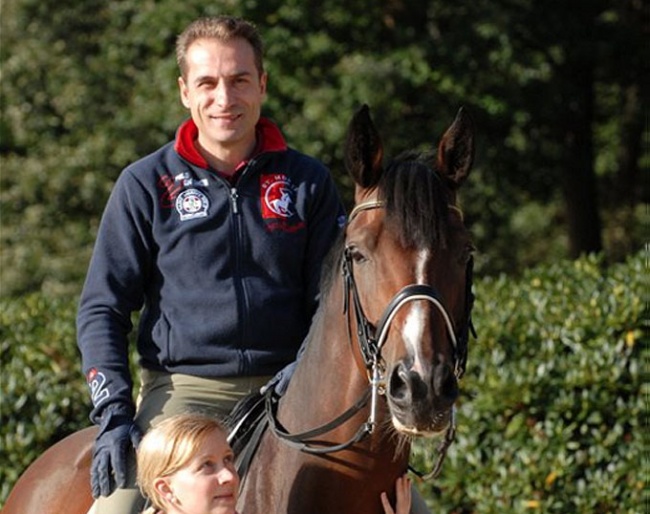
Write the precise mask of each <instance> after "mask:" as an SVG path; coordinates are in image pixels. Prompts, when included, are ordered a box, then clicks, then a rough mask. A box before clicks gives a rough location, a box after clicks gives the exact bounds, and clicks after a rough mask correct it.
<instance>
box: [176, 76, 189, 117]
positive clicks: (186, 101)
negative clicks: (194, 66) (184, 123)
mask: <svg viewBox="0 0 650 514" xmlns="http://www.w3.org/2000/svg"><path fill="white" fill-rule="evenodd" d="M178 90H179V93H180V95H181V103H182V104H183V106H184V107H185V108H186V109H189V108H190V101H189V99H188V97H187V96H188V92H187V85H185V81H184V80H183V77H178Z"/></svg>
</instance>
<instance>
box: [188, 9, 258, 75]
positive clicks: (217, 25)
mask: <svg viewBox="0 0 650 514" xmlns="http://www.w3.org/2000/svg"><path fill="white" fill-rule="evenodd" d="M236 38H241V39H245V40H246V41H248V43H249V44H250V45H251V46H252V47H253V53H254V55H255V67H256V68H257V71H258V73H259V74H260V77H261V76H262V75H263V74H264V45H263V43H262V38H261V37H260V34H259V32H258V30H257V27H255V25H253V24H252V23H250V22H248V21H246V20H242V19H241V18H235V17H233V16H212V17H207V18H199V19H197V20H195V21H193V22H192V23H190V24H189V25H188V26H187V28H186V29H185V30H184V31H183V32H182V33H181V35H180V36H178V39H177V40H176V62H177V63H178V68H179V69H180V72H181V76H182V77H183V79H187V62H186V56H187V51H188V49H189V47H190V46H191V45H192V43H194V42H195V41H196V40H198V39H217V40H218V41H222V42H227V41H232V40H233V39H236Z"/></svg>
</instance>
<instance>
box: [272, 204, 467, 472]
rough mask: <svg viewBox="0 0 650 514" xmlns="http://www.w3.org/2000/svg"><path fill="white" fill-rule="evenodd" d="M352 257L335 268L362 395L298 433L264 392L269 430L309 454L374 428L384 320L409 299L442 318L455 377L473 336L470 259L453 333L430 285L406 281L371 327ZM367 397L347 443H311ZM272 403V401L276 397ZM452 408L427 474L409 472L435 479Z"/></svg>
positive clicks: (381, 386) (451, 433)
mask: <svg viewBox="0 0 650 514" xmlns="http://www.w3.org/2000/svg"><path fill="white" fill-rule="evenodd" d="M383 205H384V204H383V202H381V201H373V202H366V203H363V204H360V205H358V206H357V207H356V208H355V209H354V210H353V211H352V213H351V214H350V217H349V221H348V223H349V222H350V221H352V219H353V218H354V216H355V215H356V214H357V213H358V212H360V211H362V210H368V209H376V208H380V207H383ZM450 208H453V209H457V207H455V206H450ZM352 260H353V259H352V255H351V251H350V249H349V248H346V249H345V251H344V252H343V259H342V263H341V271H342V274H343V285H344V299H345V300H344V314H345V315H346V316H347V317H348V324H347V325H348V332H349V334H348V335H349V339H350V341H352V333H351V329H350V325H351V323H350V299H352V307H353V309H354V315H355V318H356V324H357V341H358V343H359V350H360V353H361V356H362V358H363V361H364V364H365V367H366V371H367V373H368V379H369V383H370V388H369V389H367V390H366V391H365V392H364V394H363V396H362V397H361V398H360V399H359V400H358V401H357V402H356V403H355V404H354V405H353V406H352V407H350V408H349V409H348V410H346V411H345V412H344V413H343V414H341V415H340V416H338V417H337V418H336V419H334V420H332V421H331V422H330V423H327V424H325V425H323V426H321V427H318V428H316V429H313V430H309V431H307V432H302V433H300V434H289V433H288V432H287V431H286V430H284V428H283V427H281V426H280V423H279V421H278V420H277V418H276V416H275V411H276V408H277V405H274V401H273V399H272V398H271V395H269V396H267V402H266V407H267V408H266V410H267V417H268V419H269V422H270V426H271V428H272V430H273V431H274V433H275V434H276V435H277V436H278V437H279V438H281V439H283V440H284V441H285V442H287V443H288V444H289V445H291V446H294V447H296V448H298V449H299V450H301V451H303V452H306V453H312V454H325V453H333V452H337V451H341V450H343V449H345V448H348V447H349V446H351V445H353V444H355V443H356V442H358V441H360V440H361V439H362V438H363V437H365V436H366V435H368V434H372V432H373V431H374V429H375V427H376V419H377V408H378V407H377V405H378V404H377V401H378V398H379V396H380V395H384V394H385V393H386V366H385V362H384V359H383V357H382V355H381V350H382V347H383V346H384V344H385V342H386V339H387V338H388V331H389V328H390V324H391V323H392V321H393V319H394V317H395V315H396V314H397V312H398V311H399V310H400V309H401V308H402V307H403V306H404V305H406V304H407V303H409V302H412V301H422V300H424V301H428V302H431V303H432V304H433V305H434V306H435V307H436V309H437V310H438V311H439V313H440V314H441V315H442V318H443V319H444V321H445V326H446V329H447V334H448V335H449V339H450V341H451V345H452V347H453V349H454V374H455V376H456V378H457V379H460V378H461V377H462V376H463V374H464V373H465V365H466V363H467V347H468V341H469V333H470V331H471V333H472V335H474V337H476V332H475V330H474V326H473V324H472V320H471V311H472V307H473V303H474V295H473V293H472V269H473V261H472V259H470V260H469V262H468V264H467V268H466V281H465V311H466V312H465V320H466V324H464V325H463V326H462V328H461V329H460V330H459V331H456V329H455V328H454V323H453V320H452V318H451V316H450V315H449V312H448V311H447V309H446V308H445V306H444V304H443V302H442V298H441V297H440V294H439V293H438V292H437V291H436V289H435V288H433V287H431V286H429V285H425V284H411V285H408V286H405V287H404V288H402V289H401V290H400V291H399V292H398V293H397V294H396V295H395V296H394V297H393V298H392V299H391V301H390V302H389V304H388V306H387V307H386V309H385V310H384V313H383V314H382V317H381V318H380V320H379V322H378V323H377V326H376V327H375V326H374V325H373V324H372V323H370V322H369V321H368V318H367V317H366V315H365V314H364V312H363V308H362V306H361V301H360V298H359V292H358V289H357V285H356V282H355V280H354V274H353V265H352ZM369 399H370V414H369V416H368V419H367V421H366V422H365V423H363V424H362V425H361V426H360V427H359V429H358V430H357V432H356V433H355V434H354V435H353V436H352V438H350V439H349V440H348V441H346V442H344V443H341V444H338V445H330V446H324V447H322V446H315V445H316V444H319V443H317V442H316V441H314V438H316V437H318V436H321V435H323V434H325V433H327V432H330V431H332V430H333V429H334V428H336V427H338V426H339V425H341V424H343V423H344V422H346V421H347V420H348V419H350V418H351V417H352V416H354V415H355V414H356V413H357V412H359V411H360V410H361V409H362V408H364V407H365V406H366V405H367V403H368V400H369ZM276 401H277V400H276ZM455 413H456V409H455V407H452V415H451V421H450V423H449V426H448V427H447V430H446V431H445V435H444V438H443V440H442V441H441V442H440V444H439V446H438V448H437V452H438V458H437V461H436V464H435V465H434V469H433V470H432V471H431V472H429V473H427V474H423V473H420V472H418V471H416V470H413V469H412V471H413V472H414V473H416V474H417V475H418V476H420V477H421V478H423V479H425V480H426V479H429V478H435V477H437V476H438V475H439V474H440V470H441V468H442V463H443V461H444V458H445V455H446V453H447V449H448V448H449V446H450V445H451V443H452V442H453V440H454V437H455V433H456V415H455Z"/></svg>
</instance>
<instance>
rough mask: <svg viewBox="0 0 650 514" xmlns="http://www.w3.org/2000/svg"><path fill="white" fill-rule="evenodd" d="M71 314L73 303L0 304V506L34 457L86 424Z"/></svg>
mask: <svg viewBox="0 0 650 514" xmlns="http://www.w3.org/2000/svg"><path fill="white" fill-rule="evenodd" d="M75 311H76V301H75V300H72V299H69V300H61V299H54V300H47V299H45V298H44V297H43V296H40V295H30V296H27V297H23V298H21V299H19V300H6V299H3V300H1V301H0V352H1V353H0V363H1V364H2V375H1V377H2V378H1V383H0V385H1V386H2V387H1V391H2V396H1V398H0V400H1V401H0V441H1V446H0V462H1V463H2V465H0V501H1V502H2V503H4V501H5V500H6V498H7V496H8V494H9V491H10V489H11V487H12V485H13V483H14V482H15V481H16V479H17V478H18V476H19V474H20V473H21V472H22V471H23V469H25V468H26V467H27V466H28V465H29V464H30V463H31V462H32V461H33V460H34V459H35V458H36V457H38V456H39V455H40V454H41V453H42V452H43V451H44V450H45V449H46V448H47V447H49V446H50V445H52V444H53V443H54V442H56V441H57V440H59V439H61V438H62V437H64V436H65V435H67V434H69V433H70V432H72V431H74V430H76V429H78V428H81V427H82V426H85V425H87V424H88V423H89V421H88V412H89V410H88V406H89V400H88V393H87V392H86V389H87V387H86V384H85V382H84V380H83V377H82V374H81V359H80V357H79V354H78V350H77V344H76V339H75V326H74V320H75ZM2 503H0V505H1V504H2Z"/></svg>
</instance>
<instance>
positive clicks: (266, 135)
mask: <svg viewBox="0 0 650 514" xmlns="http://www.w3.org/2000/svg"><path fill="white" fill-rule="evenodd" d="M255 131H256V134H257V147H256V148H255V151H254V152H253V155H251V157H254V156H256V155H258V154H260V153H263V152H280V151H284V150H286V149H287V143H286V141H285V140H284V136H283V135H282V132H280V129H279V128H278V127H277V125H275V124H274V123H273V122H272V121H271V120H269V119H268V118H260V120H259V121H258V122H257V125H256V127H255ZM198 137H199V129H198V128H197V126H196V124H195V123H194V121H193V120H192V119H191V118H190V119H189V120H187V121H185V122H184V123H183V124H182V125H181V126H180V127H179V129H178V131H177V132H176V141H175V142H174V149H175V150H176V151H177V152H178V154H179V155H180V156H181V157H183V158H184V159H186V160H187V161H189V162H190V163H192V164H194V165H195V166H199V167H200V168H204V169H209V168H210V166H209V165H208V162H207V161H206V160H205V158H204V157H203V156H202V155H201V154H200V153H199V151H198V150H197V148H196V144H195V142H196V140H197V138H198ZM249 159H250V157H249ZM246 162H248V159H247V160H246V161H243V162H241V163H240V164H239V165H238V166H237V169H240V168H241V167H242V166H243V165H244V164H246Z"/></svg>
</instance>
